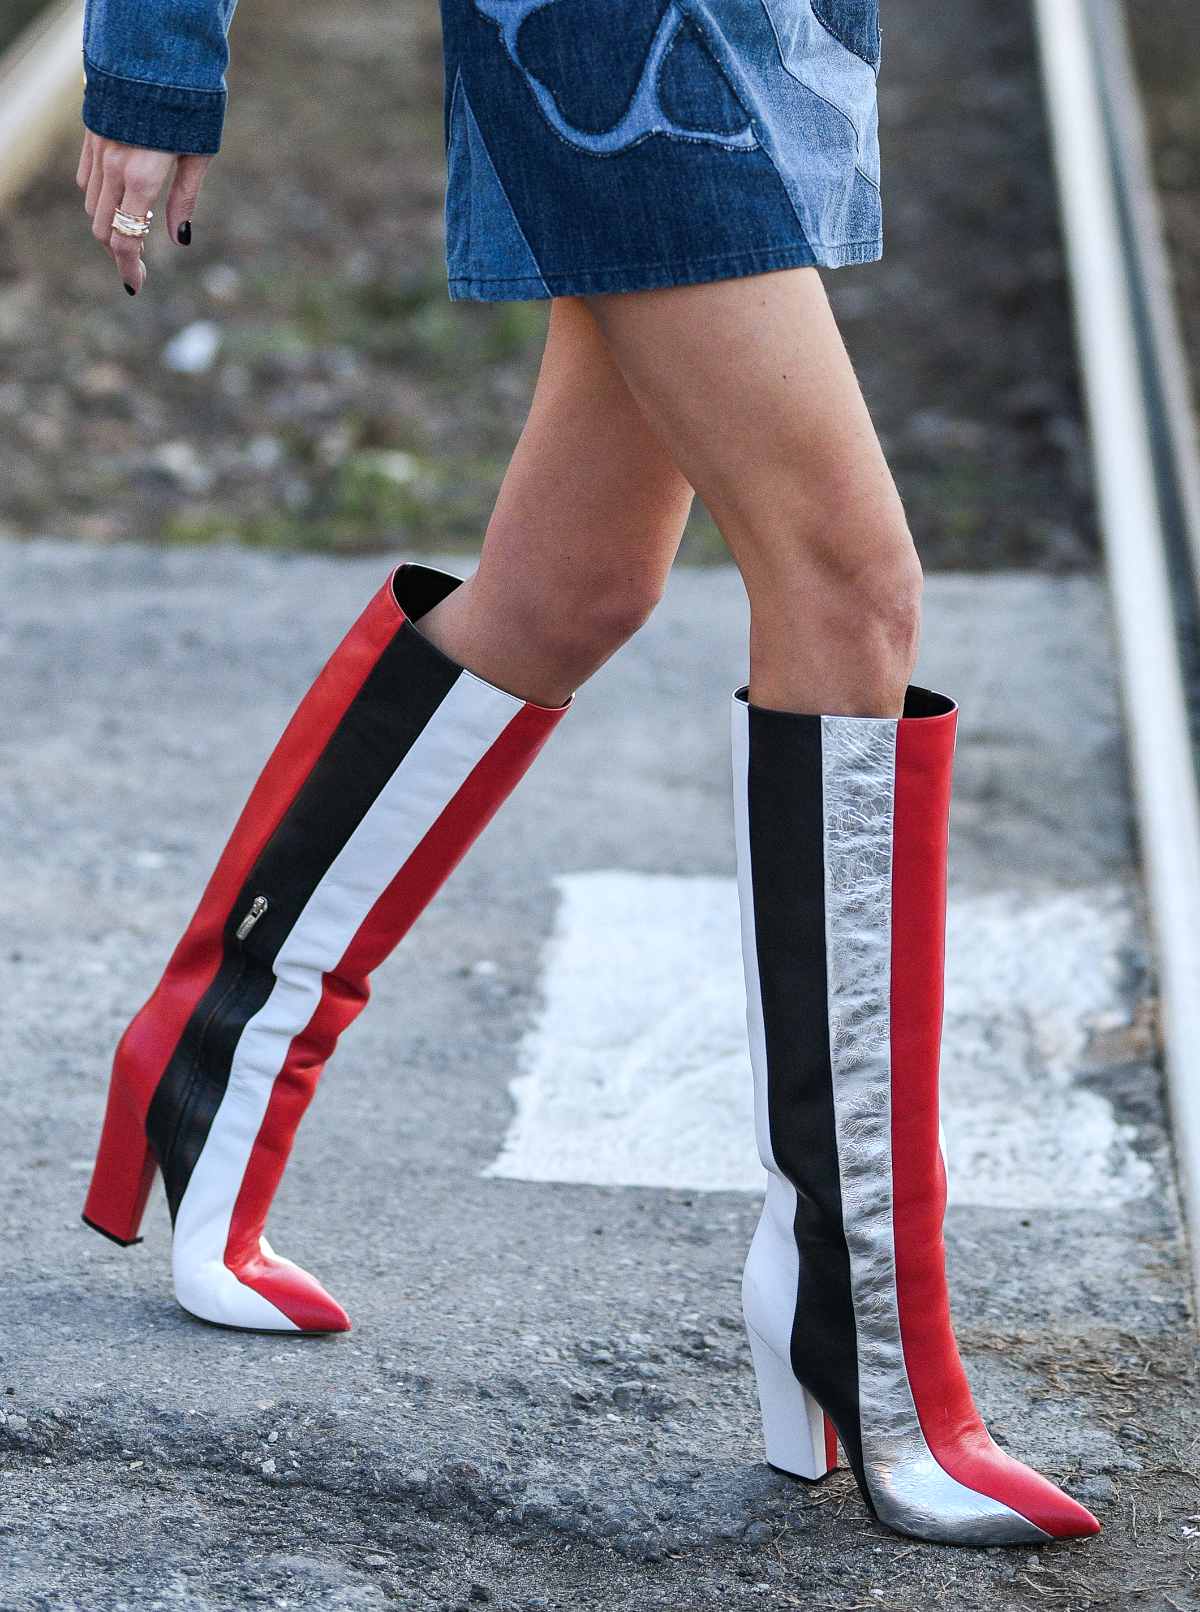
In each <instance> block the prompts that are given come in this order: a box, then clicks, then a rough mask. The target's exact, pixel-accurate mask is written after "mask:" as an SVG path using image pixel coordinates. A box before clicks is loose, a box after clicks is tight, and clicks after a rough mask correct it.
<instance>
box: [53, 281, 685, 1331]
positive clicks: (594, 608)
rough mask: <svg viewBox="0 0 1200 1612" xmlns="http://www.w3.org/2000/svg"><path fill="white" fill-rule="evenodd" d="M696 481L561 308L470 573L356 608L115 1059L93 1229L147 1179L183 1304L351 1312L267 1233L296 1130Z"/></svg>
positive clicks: (145, 1187)
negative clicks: (387, 973) (330, 1063)
mask: <svg viewBox="0 0 1200 1612" xmlns="http://www.w3.org/2000/svg"><path fill="white" fill-rule="evenodd" d="M691 496H692V494H691V489H690V487H688V485H687V483H686V482H685V481H684V480H683V478H682V476H681V475H680V474H679V472H678V471H677V470H676V469H675V468H674V466H673V464H671V462H670V461H669V460H668V459H667V456H666V454H665V452H664V451H663V449H662V448H661V447H660V446H659V444H658V442H657V440H656V439H655V437H654V435H653V433H652V432H651V431H650V430H649V428H648V427H647V425H646V423H645V421H644V419H643V418H642V417H641V415H640V413H639V411H638V410H637V408H636V406H635V405H634V404H633V402H632V400H631V398H630V396H629V393H628V391H627V389H626V388H625V386H624V383H623V382H622V381H621V380H620V377H619V375H618V374H617V372H616V369H615V367H614V365H613V363H612V360H611V358H610V357H609V356H608V355H607V353H606V351H605V349H604V348H603V346H602V344H601V343H600V341H599V338H598V336H597V334H596V330H595V326H594V323H593V321H592V319H591V316H590V314H588V313H587V311H586V309H584V308H582V307H581V306H579V305H578V304H576V305H575V306H574V307H556V308H555V309H554V310H553V314H552V321H551V339H550V342H549V344H548V348H547V353H546V359H545V363H544V365H543V369H542V377H541V380H540V382H539V386H538V390H537V398H536V400H535V405H534V409H533V411H532V414H531V417H530V423H529V425H528V426H527V427H526V430H525V433H524V435H523V437H522V440H521V445H520V448H519V449H518V452H517V455H516V457H515V460H514V466H513V470H512V472H511V473H510V475H509V476H508V478H507V479H506V482H505V486H504V491H503V493H502V495H501V499H500V503H499V505H498V507H497V513H496V516H495V518H494V520H493V522H492V525H491V529H490V531H489V534H488V539H487V544H486V552H485V557H484V561H483V563H482V564H481V566H480V569H479V572H478V573H477V575H476V577H475V578H473V579H472V580H471V582H469V583H459V581H458V579H457V578H456V577H451V576H447V575H445V574H444V573H442V572H438V571H435V570H433V569H431V568H430V567H427V566H422V565H416V564H407V565H402V566H400V567H398V568H397V570H396V571H395V572H394V574H393V575H392V576H390V577H389V578H388V580H387V582H386V583H385V584H384V586H383V587H382V588H381V589H380V590H379V592H378V593H377V594H376V596H375V598H374V599H373V600H371V601H370V603H369V604H368V605H367V607H366V609H365V610H364V611H363V613H362V615H361V616H360V617H359V619H358V620H357V621H356V622H355V623H354V624H353V625H352V626H351V628H350V630H349V632H348V633H347V634H346V636H345V638H344V639H343V640H342V642H341V643H340V644H339V645H338V646H337V648H336V649H335V650H334V652H333V654H332V656H331V657H330V660H329V661H328V663H327V664H326V666H325V668H324V670H323V671H322V673H321V674H320V676H319V677H318V678H317V680H316V682H315V683H314V684H313V686H312V687H311V688H310V689H309V691H308V693H307V694H306V695H305V697H304V699H303V700H302V701H301V703H300V706H299V707H298V709H297V711H296V713H295V715H294V716H293V718H292V720H291V722H290V723H289V724H288V727H287V729H286V730H285V732H284V734H283V735H282V737H281V738H280V740H279V742H278V743H277V745H276V746H275V749H274V751H273V752H272V754H271V756H270V757H269V758H268V761H267V763H266V766H265V767H264V768H263V770H262V772H261V774H260V776H259V778H258V780H257V782H256V783H255V785H254V788H253V789H252V791H251V794H250V797H249V800H248V801H247V803H246V805H245V807H244V808H243V810H242V813H241V816H240V817H239V819H238V821H237V824H236V825H235V827H234V830H233V833H232V835H231V836H230V838H229V841H228V843H227V844H226V846H225V848H224V850H223V852H222V854H221V857H220V859H219V861H218V864H217V867H216V870H215V871H214V873H213V875H212V877H211V878H210V880H209V883H208V886H207V888H206V890H205V892H204V895H203V897H202V898H201V901H200V905H199V907H198V908H197V910H196V912H195V914H194V916H193V918H192V920H191V923H190V924H189V925H188V928H187V930H186V931H185V933H184V935H183V937H182V939H181V940H180V942H179V944H178V945H177V946H176V948H175V951H174V954H173V955H172V957H171V960H170V962H169V963H168V965H167V968H166V971H165V973H164V974H163V976H162V979H161V980H160V982H159V984H158V986H157V988H156V990H155V991H154V993H153V995H152V996H151V998H150V1000H149V1001H148V1002H147V1003H146V1005H145V1006H144V1007H143V1008H142V1010H141V1011H140V1012H139V1013H138V1014H137V1015H136V1016H135V1018H134V1020H133V1022H132V1023H131V1025H130V1026H129V1028H128V1030H127V1031H126V1032H125V1035H124V1036H123V1037H122V1039H121V1043H120V1046H119V1047H118V1048H117V1053H116V1058H115V1060H114V1066H113V1076H112V1082H111V1085H110V1088H109V1102H108V1109H107V1112H106V1117H105V1124H104V1130H103V1133H102V1136H101V1142H100V1148H99V1152H98V1156H97V1162H96V1169H95V1172H94V1174H93V1178H92V1185H91V1189H90V1191H89V1193H88V1198H87V1203H86V1205H85V1208H84V1218H85V1219H86V1220H87V1221H88V1223H89V1224H90V1225H92V1226H94V1227H95V1228H96V1229H97V1230H99V1231H102V1232H104V1233H105V1234H106V1235H107V1236H110V1237H112V1238H113V1239H115V1240H116V1241H117V1242H121V1243H130V1242H133V1241H136V1240H137V1237H138V1231H139V1227H140V1224H141V1219H142V1214H143V1211H144V1208H145V1204H146V1198H147V1194H148V1192H149V1189H150V1185H151V1182H152V1179H153V1176H154V1174H155V1172H156V1170H161V1172H162V1176H163V1180H164V1184H165V1187H166V1193H167V1200H168V1204H169V1206H170V1209H171V1216H172V1222H173V1227H174V1236H173V1241H172V1265H173V1270H174V1276H175V1291H176V1295H177V1297H178V1298H179V1301H180V1303H181V1304H182V1305H183V1306H184V1308H185V1309H187V1310H190V1311H191V1312H192V1313H193V1314H195V1315H199V1316H202V1317H203V1318H205V1319H206V1320H210V1321H219V1322H222V1323H224V1324H226V1325H229V1326H241V1327H256V1328H266V1329H269V1330H276V1331H293V1330H297V1329H298V1330H301V1331H311V1332H322V1331H326V1332H327V1331H340V1330H342V1329H344V1328H345V1327H346V1326H347V1325H348V1324H349V1323H348V1321H347V1318H346V1315H345V1312H344V1311H343V1310H342V1308H341V1306H340V1305H339V1304H338V1303H337V1302H336V1300H334V1299H332V1298H331V1297H330V1295H329V1294H328V1293H327V1292H325V1290H324V1288H322V1286H321V1285H320V1283H319V1282H317V1281H316V1279H315V1278H314V1277H312V1276H310V1275H309V1274H308V1273H307V1272H305V1271H304V1270H302V1269H301V1268H300V1267H298V1266H296V1265H293V1264H292V1263H291V1262H290V1261H287V1260H281V1259H279V1258H278V1257H277V1256H276V1255H275V1254H274V1253H273V1252H272V1250H271V1248H270V1245H269V1244H268V1242H267V1240H266V1238H265V1236H264V1235H263V1233H264V1228H265V1224H266V1218H267V1214H268V1212H269V1210H270V1206H271V1202H272V1199H273V1197H274V1193H275V1190H276V1188H277V1186H278V1184H279V1180H280V1178H281V1176H282V1173H283V1170H284V1167H285V1165H286V1163H287V1159H288V1155H289V1153H290V1150H291V1146H292V1142H293V1139H294V1137H295V1133H296V1128H297V1126H298V1125H299V1123H300V1120H301V1117H302V1116H303V1113H304V1110H305V1108H306V1107H307V1104H308V1102H309V1100H310V1099H311V1097H312V1095H313V1091H314V1089H315V1087H316V1084H317V1080H318V1078H319V1077H320V1074H321V1071H322V1069H323V1068H324V1065H325V1063H326V1060H327V1059H328V1058H329V1057H330V1055H331V1054H332V1052H333V1050H334V1047H335V1045H336V1043H337V1040H338V1037H339V1036H340V1034H341V1032H342V1031H343V1030H344V1029H345V1028H346V1026H347V1025H348V1024H349V1023H350V1022H351V1021H352V1020H353V1019H354V1018H355V1016H356V1015H357V1014H358V1013H359V1012H360V1011H361V1009H362V1007H363V1005H364V1004H365V1002H366V1000H367V996H368V992H369V979H370V975H371V973H372V972H373V970H374V969H375V968H376V967H377V966H378V964H379V963H381V962H382V961H383V959H384V958H385V957H386V956H387V955H388V954H389V953H390V952H391V950H392V949H393V948H394V947H395V946H396V945H397V943H398V942H399V941H400V940H401V939H402V937H403V936H404V934H405V933H406V932H407V930H408V928H409V926H410V925H411V924H412V923H413V921H414V920H415V918H416V917H417V916H418V915H419V913H420V912H421V911H422V910H423V909H424V907H425V905H426V904H427V903H428V902H429V901H430V900H431V899H432V898H433V896H434V895H435V894H436V892H437V890H438V889H439V888H440V886H441V884H442V882H443V880H444V879H445V878H446V877H447V875H448V874H449V873H450V872H451V870H452V869H453V868H454V866H455V865H456V863H457V862H458V860H459V859H460V858H461V857H462V856H463V855H464V854H465V853H466V851H467V850H468V848H469V847H470V845H471V844H472V842H473V841H474V839H475V837H476V836H477V835H478V834H479V832H480V831H481V830H482V828H483V827H484V826H485V825H486V823H487V822H488V821H489V819H490V818H491V816H492V815H493V814H494V813H495V812H496V811H497V810H498V808H499V807H500V805H501V804H502V803H503V801H504V800H505V799H506V798H507V796H508V795H509V794H510V793H511V791H512V790H513V788H515V786H516V784H517V783H518V782H519V780H520V778H521V777H522V776H523V774H524V772H525V771H526V769H527V768H528V767H529V765H530V764H531V763H532V761H533V759H534V757H535V756H536V754H537V752H538V751H539V749H540V748H541V746H542V744H543V743H544V742H545V740H546V739H547V737H548V736H549V734H550V732H551V731H552V729H553V727H554V726H555V725H556V723H557V722H558V721H559V719H560V718H561V716H562V715H563V712H564V711H565V709H566V706H567V704H568V702H569V699H570V696H571V694H572V692H573V690H574V687H575V685H576V683H577V682H580V681H582V680H583V678H585V677H587V676H588V675H590V673H591V672H592V671H594V670H595V668H596V666H598V665H599V664H600V662H601V661H603V660H604V659H605V658H606V657H607V656H608V655H610V654H611V653H612V652H613V650H614V649H615V648H616V647H617V645H618V644H619V643H620V642H621V641H622V640H623V639H624V638H626V637H628V635H629V634H630V633H631V632H632V631H633V630H634V629H635V628H636V627H637V626H638V625H639V623H640V622H641V621H642V620H644V618H645V616H646V614H647V613H648V612H649V610H650V609H651V608H652V606H653V603H654V600H655V599H656V598H657V597H658V593H659V590H660V589H661V587H662V582H663V577H664V576H665V573H666V571H667V568H668V567H669V565H670V562H671V558H672V556H673V555H674V553H675V549H676V547H677V546H678V543H679V539H680V534H681V531H682V527H683V523H684V520H685V519H686V516H687V510H688V506H689V504H690V502H691ZM431 639H433V640H434V642H431V641H430V640H431ZM472 673H473V674H474V675H471V674H472Z"/></svg>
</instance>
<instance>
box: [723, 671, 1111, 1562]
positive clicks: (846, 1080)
mask: <svg viewBox="0 0 1200 1612" xmlns="http://www.w3.org/2000/svg"><path fill="white" fill-rule="evenodd" d="M957 716H958V708H957V706H956V705H955V703H954V702H953V701H952V700H950V699H948V698H946V697H945V696H943V695H940V694H934V693H931V692H930V691H929V690H928V689H921V688H915V687H910V688H909V689H908V691H907V695H906V698H905V704H904V714H903V716H901V717H899V718H884V717H847V716H803V715H792V714H789V713H786V712H781V711H772V710H766V709H761V708H759V707H756V706H752V705H750V704H749V701H748V694H747V690H746V689H744V688H743V689H740V690H738V691H737V693H736V694H735V695H734V699H733V753H734V799H735V822H736V829H737V851H738V883H739V893H740V898H741V910H742V950H743V958H744V962H745V972H746V988H747V1003H748V1013H747V1018H748V1025H749V1031H750V1045H751V1057H752V1062H753V1068H754V1086H755V1115H756V1128H757V1137H758V1147H759V1153H760V1156H761V1158H762V1161H763V1164H764V1165H765V1167H766V1169H767V1172H768V1176H767V1194H766V1201H765V1204H764V1208H763V1213H762V1217H761V1219H760V1221H759V1224H758V1227H757V1230H756V1232H755V1235H754V1240H753V1243H752V1245H751V1249H750V1253H749V1257H748V1259H747V1263H746V1269H745V1275H744V1280H743V1307H744V1313H745V1319H746V1325H747V1329H748V1333H749V1338H750V1344H751V1349H752V1353H753V1357H754V1366H755V1373H756V1377H757V1381H758V1390H759V1399H760V1403H761V1406H762V1413H763V1422H764V1430H765V1435H766V1453H767V1460H768V1461H769V1462H770V1464H771V1465H772V1466H775V1467H778V1468H780V1469H781V1470H783V1471H785V1472H790V1473H793V1474H796V1475H797V1476H800V1477H806V1478H819V1477H821V1476H823V1475H824V1474H825V1473H826V1472H827V1471H829V1470H830V1468H831V1467H832V1465H833V1463H834V1459H835V1452H836V1439H835V1437H834V1432H835V1430H836V1435H837V1438H840V1440H841V1444H842V1447H843V1449H844V1450H845V1453H846V1457H847V1459H848V1461H849V1463H850V1465H851V1467H852V1468H853V1470H854V1474H855V1477H856V1478H857V1480H858V1485H859V1489H860V1490H861V1492H862V1495H863V1498H864V1500H865V1501H866V1503H867V1505H868V1506H869V1507H870V1508H871V1510H872V1511H873V1512H874V1513H875V1515H876V1516H877V1517H878V1518H879V1519H880V1521H882V1522H884V1523H886V1524H888V1525H889V1526H890V1527H892V1528H895V1529H896V1530H898V1531H899V1532H901V1533H905V1534H911V1535H914V1536H916V1537H917V1538H921V1539H933V1540H943V1541H951V1542H955V1543H961V1544H1000V1543H1009V1542H1013V1543H1015V1542H1018V1541H1032V1542H1036V1541H1044V1540H1046V1539H1048V1538H1066V1537H1074V1536H1077V1535H1083V1534H1091V1533H1095V1532H1096V1530H1097V1529H1098V1528H1099V1524H1098V1523H1097V1522H1096V1520H1095V1518H1094V1517H1092V1515H1091V1514H1090V1513H1089V1512H1088V1511H1086V1510H1085V1509H1084V1507H1083V1506H1081V1505H1079V1504H1078V1503H1077V1502H1076V1501H1074V1500H1072V1499H1071V1498H1070V1497H1069V1496H1068V1495H1066V1494H1064V1493H1063V1492H1062V1491H1061V1490H1060V1489H1058V1488H1056V1487H1055V1485H1054V1484H1052V1483H1050V1482H1049V1481H1048V1480H1047V1479H1045V1478H1043V1477H1041V1476H1040V1475H1039V1474H1038V1473H1036V1472H1034V1471H1032V1470H1031V1469H1030V1468H1029V1467H1026V1466H1023V1465H1022V1464H1021V1463H1020V1462H1019V1461H1016V1460H1014V1459H1013V1458H1012V1457H1011V1456H1009V1455H1006V1454H1005V1453H1004V1452H1003V1451H1002V1450H1001V1449H1000V1448H999V1447H998V1446H997V1445H996V1444H995V1443H994V1442H993V1440H992V1439H991V1438H990V1436H989V1435H988V1432H987V1430H986V1428H985V1427H984V1425H983V1422H982V1421H981V1419H980V1417H979V1414H978V1412H977V1410H976V1408H975V1405H974V1402H973V1400H972V1398H971V1391H970V1388H969V1387H968V1384H967V1380H966V1376H965V1374H964V1372H963V1368H962V1363H961V1361H960V1359H959V1354H958V1349H957V1346H956V1344H955V1340H954V1333H953V1331H952V1328H951V1320H950V1309H949V1301H948V1296H947V1289H946V1277H945V1258H944V1245H943V1239H942V1223H943V1217H944V1212H945V1203H946V1177H945V1169H944V1164H943V1160H942V1155H941V1150H940V1148H939V1144H938V1066H939V1057H940V1041H941V1027H942V992H943V962H944V944H945V924H946V851H947V835H948V826H949V809H950V790H951V770H952V762H953V754H954V743H955V731H956V724H957Z"/></svg>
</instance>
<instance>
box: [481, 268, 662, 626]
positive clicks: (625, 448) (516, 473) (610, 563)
mask: <svg viewBox="0 0 1200 1612" xmlns="http://www.w3.org/2000/svg"><path fill="white" fill-rule="evenodd" d="M692 498H693V492H692V488H691V486H690V484H689V483H688V481H687V479H686V477H685V476H684V475H683V474H682V473H681V471H680V470H679V468H678V467H677V465H676V464H675V461H674V459H673V458H672V456H671V453H670V451H669V450H668V448H667V446H666V444H665V443H664V442H663V440H662V438H661V437H660V436H659V434H658V432H657V431H656V430H655V429H654V427H653V426H652V425H651V424H650V422H649V420H648V419H647V417H646V415H645V413H644V412H643V410H642V408H641V407H640V405H639V404H638V403H637V402H636V401H635V399H634V397H633V394H632V392H631V391H630V389H629V386H628V384H627V383H626V380H625V378H624V376H623V375H622V373H621V370H620V368H619V366H618V365H617V363H616V361H615V359H614V357H613V354H612V352H611V351H610V350H609V347H608V344H607V343H606V342H605V340H604V338H603V337H602V335H601V334H600V331H599V328H598V327H597V324H596V321H595V319H594V317H593V315H592V314H591V312H590V311H589V309H588V308H587V307H586V305H585V304H584V302H583V301H582V299H580V298H577V297H558V298H555V299H554V300H553V302H552V303H551V307H550V326H549V332H548V335H547V340H546V348H545V352H544V353H543V356H542V363H541V367H540V370H539V374H538V381H537V386H536V388H535V390H534V395H533V401H532V403H531V406H530V410H529V415H528V418H527V420H526V423H525V427H524V430H523V431H522V433H521V437H520V440H519V442H518V443H517V447H516V450H515V452H514V453H513V457H512V461H511V463H510V465H509V468H508V471H507V473H506V475H505V478H504V482H503V484H502V486H501V489H500V494H499V497H498V498H497V501H496V508H495V512H494V514H493V516H492V519H491V521H490V522H489V525H488V530H487V535H486V537H485V540H484V546H483V553H482V555H481V558H480V567H479V575H480V580H481V581H485V582H488V583H490V582H491V581H492V580H493V579H494V580H495V583H496V585H497V586H504V587H506V588H511V587H514V586H519V587H521V588H522V590H523V591H524V592H525V593H526V594H528V592H529V590H530V589H531V588H534V589H538V590H542V589H544V590H546V591H547V592H550V593H556V594H559V595H563V594H565V595H566V596H569V595H570V594H571V593H573V592H575V591H577V590H578V589H580V588H581V587H586V586H587V585H588V580H589V579H591V580H592V581H594V582H595V583H596V585H597V586H600V585H602V584H604V583H606V582H607V581H608V579H610V578H611V577H612V575H613V574H614V573H618V574H623V575H626V576H629V577H630V578H636V579H638V580H639V581H642V582H644V583H645V585H646V586H649V585H650V584H651V582H652V581H653V580H654V579H657V580H658V582H659V584H660V585H661V581H662V579H663V578H665V576H666V573H667V572H668V570H669V569H670V566H671V563H672V561H673V560H674V558H675V554H676V552H677V550H678V548H679V543H680V540H681V538H682V535H683V527H684V524H685V522H686V520H687V516H688V511H689V509H690V507H691V503H692Z"/></svg>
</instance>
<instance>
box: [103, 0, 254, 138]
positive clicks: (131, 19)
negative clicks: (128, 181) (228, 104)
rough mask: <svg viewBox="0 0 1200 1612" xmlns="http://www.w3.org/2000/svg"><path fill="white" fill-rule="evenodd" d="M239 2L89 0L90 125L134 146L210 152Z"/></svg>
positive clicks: (221, 116) (217, 133)
mask: <svg viewBox="0 0 1200 1612" xmlns="http://www.w3.org/2000/svg"><path fill="white" fill-rule="evenodd" d="M236 5H237V0H85V3H84V11H83V71H84V77H85V79H86V86H85V89H84V93H83V121H84V124H85V125H86V127H87V128H89V129H91V130H93V131H94V132H95V133H96V134H103V135H107V136H108V137H109V139H112V140H122V141H124V142H125V144H127V145H133V146H151V147H154V148H156V149H158V150H160V151H175V152H195V153H197V154H199V155H211V154H212V153H213V152H215V151H217V150H218V149H219V148H220V144H221V130H222V127H223V125H224V122H225V101H226V88H225V69H226V67H227V66H228V65H229V44H228V34H229V24H230V23H231V22H232V20H233V13H234V8H235V7H236Z"/></svg>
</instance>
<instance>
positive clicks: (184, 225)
mask: <svg viewBox="0 0 1200 1612" xmlns="http://www.w3.org/2000/svg"><path fill="white" fill-rule="evenodd" d="M211 161H212V158H211V157H195V156H184V157H180V158H179V160H178V162H177V163H176V164H175V178H174V180H173V181H172V183H171V189H170V192H169V194H168V196H167V234H168V235H169V236H170V237H171V239H172V240H173V241H176V242H178V243H179V245H181V246H190V245H191V244H192V214H193V212H194V211H195V209H196V201H197V198H198V197H199V195H200V186H201V185H202V184H203V183H204V176H205V174H206V173H207V172H208V165H209V163H210V162H211Z"/></svg>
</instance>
